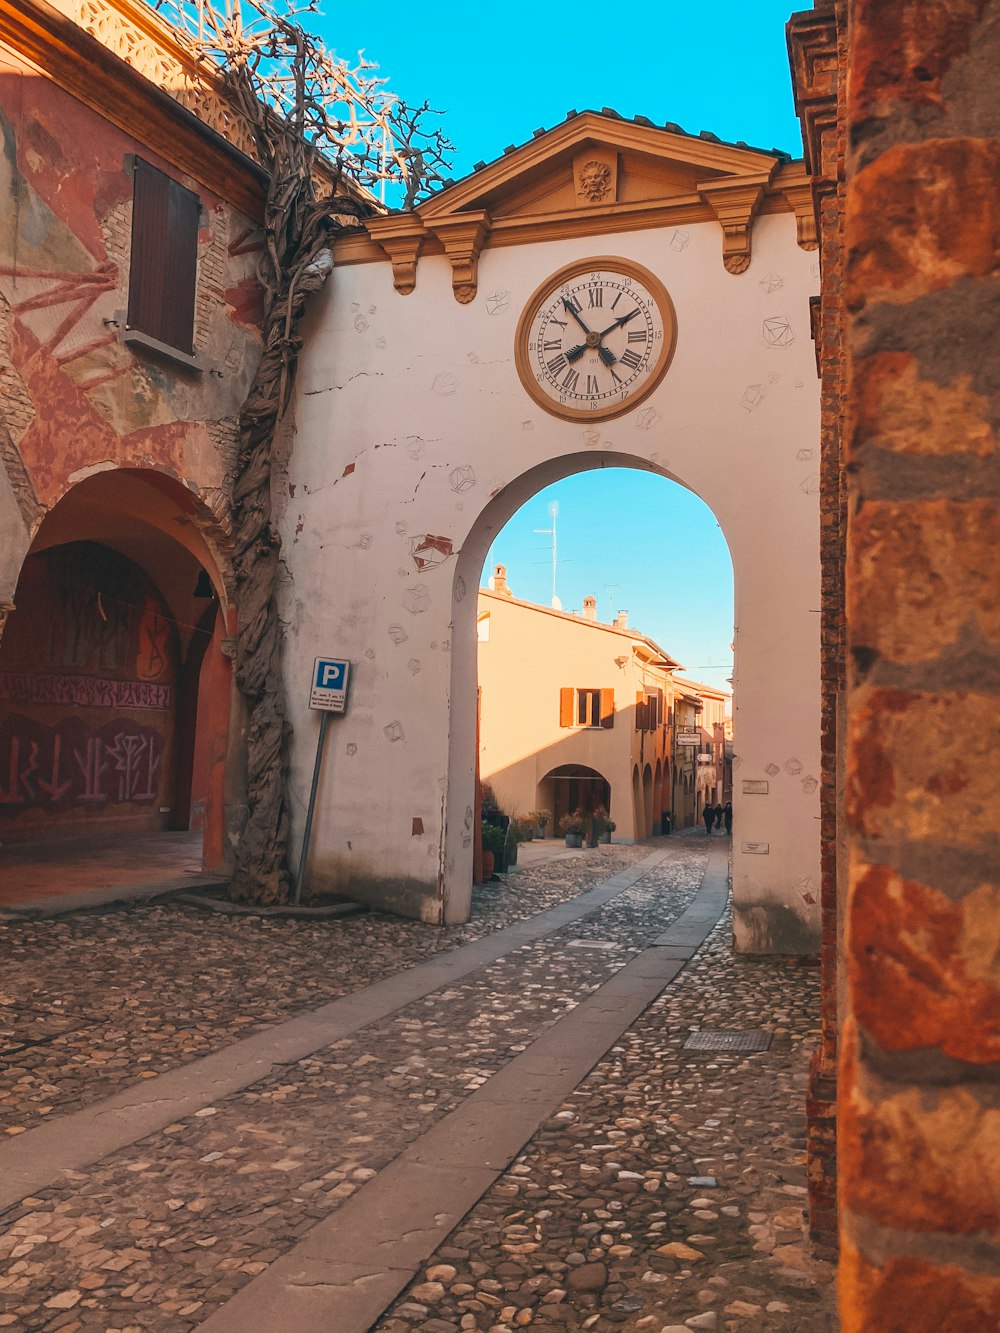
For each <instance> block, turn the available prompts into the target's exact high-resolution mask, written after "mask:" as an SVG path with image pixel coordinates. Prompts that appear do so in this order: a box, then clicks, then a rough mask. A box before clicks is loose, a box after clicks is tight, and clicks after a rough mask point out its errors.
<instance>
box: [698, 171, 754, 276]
mask: <svg viewBox="0 0 1000 1333" xmlns="http://www.w3.org/2000/svg"><path fill="white" fill-rule="evenodd" d="M771 174H772V173H771V171H762V172H755V173H754V174H753V175H749V176H723V177H722V178H720V179H719V180H712V181H702V182H701V183H700V184H699V185H698V193H699V194H700V195H701V197H702V199H704V201H705V203H706V204H708V206H709V208H710V209H711V210H712V212H713V213H714V214H715V216H716V217H717V218H718V220H719V222H720V223H721V224H722V262H723V264H725V266H726V272H727V273H745V272H746V270H747V269H748V268H749V267H750V226H751V223H752V222H753V219H754V214H755V213H756V212H757V209H758V208H759V207H760V202H761V200H762V199H763V198H764V189H765V187H766V186H767V185H768V184H769V182H770V179H771Z"/></svg>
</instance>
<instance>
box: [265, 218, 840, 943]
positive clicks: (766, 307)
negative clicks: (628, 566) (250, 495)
mask: <svg viewBox="0 0 1000 1333" xmlns="http://www.w3.org/2000/svg"><path fill="white" fill-rule="evenodd" d="M753 250H754V254H753V262H752V264H751V265H750V268H749V269H748V270H747V272H746V273H744V274H741V275H739V276H735V277H734V276H732V275H730V274H729V273H728V272H726V270H725V268H724V267H723V264H722V259H721V231H720V228H719V226H718V224H716V223H714V222H713V223H707V222H706V223H700V224H693V225H689V226H686V227H683V228H670V229H666V230H662V231H657V230H645V231H637V232H629V233H620V234H615V235H612V236H603V237H602V236H595V237H590V238H581V239H575V240H569V241H562V242H546V243H535V244H528V245H522V246H511V247H507V248H495V249H489V250H487V251H486V252H485V253H484V254H483V256H482V258H481V261H480V268H479V291H478V295H477V296H476V299H475V300H474V301H473V302H472V303H471V304H469V305H460V304H459V303H458V302H456V300H455V299H454V296H453V294H452V288H451V269H450V265H449V263H448V261H447V260H446V259H445V258H438V257H431V258H424V259H422V260H421V261H420V264H419V268H418V273H417V287H416V290H415V291H414V292H413V293H412V294H411V295H409V296H400V295H398V294H397V293H396V292H395V290H394V289H393V286H392V271H391V268H390V266H389V264H388V262H386V263H375V264H359V265H354V266H345V267H341V268H338V269H337V270H335V272H334V274H333V277H332V279H331V281H330V283H329V284H328V286H327V289H326V290H325V291H324V292H323V294H322V295H321V296H320V297H319V298H318V299H317V304H316V307H315V308H314V310H313V312H312V316H311V327H310V330H309V336H308V338H307V342H306V348H307V350H306V353H305V355H304V357H303V361H302V366H301V373H300V375H299V380H298V386H297V391H296V401H295V407H294V411H295V423H296V434H295V439H294V447H293V450H292V454H291V463H290V470H289V472H288V476H287V484H286V482H285V480H282V481H281V482H280V486H279V489H280V494H279V495H278V497H277V500H278V505H279V513H280V522H281V527H282V533H283V539H284V543H285V546H284V558H285V562H286V565H287V574H288V577H287V581H286V585H285V599H284V605H283V607H282V614H283V616H284V617H285V619H286V621H287V624H288V637H287V644H286V657H285V660H286V665H287V678H288V686H289V698H290V709H291V720H292V722H293V724H294V727H295V739H294V744H293V750H292V793H293V816H294V820H295V836H296V837H298V836H299V835H300V833H301V822H302V810H303V807H304V801H305V797H306V795H307V793H308V784H309V778H310V774H311V767H312V760H313V751H314V742H315V733H316V728H317V725H318V722H317V717H316V715H315V714H313V715H310V714H309V711H308V709H307V707H306V700H307V685H308V679H309V670H310V666H311V662H312V658H313V657H314V655H316V654H318V653H329V654H334V655H340V656H345V657H349V658H351V659H352V660H353V662H354V664H355V666H354V681H353V689H352V697H351V701H350V710H349V713H348V715H347V716H346V717H345V718H343V719H339V720H337V721H336V722H335V723H334V725H333V727H332V730H331V745H330V749H329V763H328V766H327V768H326V771H325V773H324V778H323V783H322V786H321V790H320V799H319V805H318V807H317V818H316V824H315V828H314V833H313V839H314V841H313V848H314V851H313V854H312V856H311V873H310V878H311V881H312V882H313V883H314V884H317V885H326V886H328V887H335V888H337V889H339V890H340V891H342V892H349V893H353V894H355V895H357V896H360V897H363V898H365V899H366V900H369V901H372V902H381V903H384V904H386V905H389V906H392V907H395V908H397V909H399V910H404V911H407V912H411V913H414V914H419V915H421V916H423V917H424V918H425V919H427V920H448V921H455V920H461V919H463V918H464V916H465V915H466V913H467V910H468V901H469V885H470V882H471V865H472V833H473V830H472V827H471V805H472V794H473V793H472V774H473V763H474V752H475V657H476V635H475V609H476V596H475V592H476V588H477V586H478V583H479V579H480V573H481V569H482V562H483V560H484V558H485V556H486V553H487V551H488V548H489V544H490V541H491V540H492V537H493V535H494V534H495V533H496V531H497V530H498V529H499V528H500V527H502V525H503V523H504V522H505V521H506V520H507V519H508V518H509V517H510V515H511V514H512V513H514V512H515V511H516V510H517V509H518V508H519V507H520V506H521V504H523V503H524V502H525V501H526V500H527V499H528V498H529V497H530V496H531V495H532V494H534V493H535V492H536V491H537V490H538V489H540V488H541V487H542V486H544V485H547V484H549V483H550V482H551V481H553V480H556V479H557V478H558V477H560V476H565V475H568V474H569V473H571V472H576V471H580V470H583V469H586V468H589V467H599V466H609V465H613V466H622V465H631V466H636V467H639V468H644V469H646V470H655V471H658V472H660V473H662V474H663V475H666V476H668V477H671V478H673V479H675V480H677V481H679V482H681V483H682V484H683V485H685V486H687V487H689V488H690V489H691V490H693V491H695V492H696V493H697V494H698V495H699V496H701V497H702V499H704V500H705V502H706V503H707V504H708V505H709V506H710V507H711V508H712V510H713V511H714V513H715V515H716V517H717V519H718V521H719V523H720V525H721V527H722V530H723V532H724V533H725V535H726V538H727V540H728V542H729V547H730V551H731V553H732V557H733V563H734V569H735V619H736V626H737V631H736V634H737V637H736V677H735V724H734V725H735V742H734V745H735V753H736V759H735V774H734V785H735V789H736V790H735V796H734V805H735V825H734V829H735V832H734V843H735V846H734V858H733V889H734V901H735V906H736V926H735V929H736V943H737V947H739V948H742V949H746V950H751V951H767V950H777V951H789V952H798V951H801V950H803V949H806V948H809V947H811V946H812V945H814V944H815V942H816V941H817V940H818V904H815V903H814V904H810V903H808V902H807V900H806V895H810V896H813V897H817V896H818V894H817V893H816V886H817V884H818V880H819V799H818V785H817V784H818V777H819V615H818V609H819V604H820V603H819V518H818V498H819V497H818V491H819V482H818V471H819V458H818V440H819V394H818V383H817V379H816V371H815V363H814V359H813V347H812V342H811V340H810V337H809V310H808V300H809V296H810V295H811V294H812V293H813V292H815V290H816V288H817V284H818V278H817V273H816V256H815V254H812V253H808V252H805V251H803V250H801V249H800V248H799V247H798V245H797V244H796V239H795V221H794V218H793V217H792V216H791V215H790V214H786V215H770V216H765V217H762V218H760V219H758V221H757V222H756V223H755V225H754V233H753ZM590 255H618V256H622V257H625V258H631V259H634V260H637V261H638V262H639V263H641V264H644V265H645V266H646V267H647V268H649V269H651V270H652V271H653V272H654V273H655V274H657V275H658V276H659V277H660V279H661V280H662V281H663V282H664V283H665V285H666V287H667V289H668V291H669V292H670V295H671V297H672V299H673V302H674V306H675V309H676V313H677V326H678V334H677V350H676V354H675V357H674V361H673V364H672V366H671V368H670V370H669V371H668V373H667V375H666V377H665V379H664V381H663V382H662V383H661V384H660V385H659V387H658V388H657V389H656V390H655V391H654V393H653V394H652V396H651V397H650V398H648V399H647V400H646V402H645V403H643V404H641V405H640V406H639V407H638V408H636V409H634V410H633V411H631V412H629V413H627V414H626V415H624V416H622V417H619V418H617V419H616V420H613V421H611V422H607V423H604V424H603V425H602V424H596V425H593V426H583V425H579V424H576V423H573V424H570V423H567V422H563V421H560V420H558V419H556V418H555V417H552V416H550V415H549V414H548V413H546V412H544V411H543V410H542V409H540V408H539V407H537V406H535V404H534V403H533V402H532V401H531V400H530V399H529V398H528V396H527V395H526V394H525V392H524V390H523V388H522V386H521V384H520V381H519V380H518V377H517V374H516V371H515V368H514V353H513V344H514V331H515V327H516V324H517V320H518V316H519V314H520V312H521V310H522V308H523V306H524V304H525V302H526V301H527V300H528V298H529V297H530V295H531V293H532V292H533V291H534V290H535V288H536V287H537V286H538V285H539V284H540V283H541V282H542V280H543V279H544V278H545V277H546V276H548V275H549V274H550V273H552V272H553V271H555V270H556V269H558V268H560V267H561V266H562V265H564V264H567V263H569V262H571V261H574V260H576V259H582V258H585V257H587V256H590ZM786 325H787V330H788V332H787V334H786V333H783V332H782V330H783V329H784V328H785V326H786ZM351 467H353V470H352V471H350V472H348V473H347V475H344V474H345V470H346V469H348V468H351ZM428 533H430V534H433V535H435V536H442V537H447V538H449V539H450V540H451V542H452V544H453V548H454V551H455V554H454V555H453V556H452V557H450V558H448V559H445V560H443V561H442V562H441V563H440V564H438V565H437V566H436V567H435V568H430V569H424V570H422V571H421V570H418V569H417V567H416V565H415V561H414V558H413V556H412V554H411V540H412V539H413V538H417V537H420V536H422V535H423V534H428ZM653 539H654V541H655V534H654V537H653ZM651 556H653V557H654V558H655V549H654V550H653V551H651ZM691 577H692V578H695V577H697V572H696V568H695V561H694V560H693V562H692V570H691ZM746 780H755V781H757V782H766V783H767V784H768V791H767V794H766V795H744V794H743V783H744V781H746ZM415 819H419V820H420V821H421V822H422V828H423V832H422V833H417V834H414V832H413V829H414V827H416V826H415V825H414V822H413V821H414V820H415ZM747 845H756V847H757V848H758V850H757V851H748V850H744V848H745V847H747ZM765 846H766V848H767V850H766V852H764V850H763V848H764V847H765Z"/></svg>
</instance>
